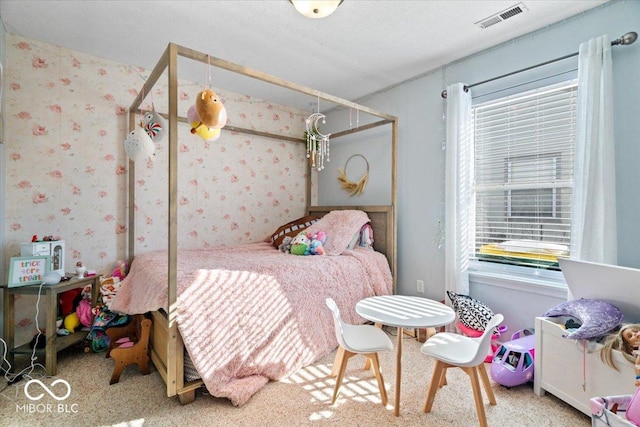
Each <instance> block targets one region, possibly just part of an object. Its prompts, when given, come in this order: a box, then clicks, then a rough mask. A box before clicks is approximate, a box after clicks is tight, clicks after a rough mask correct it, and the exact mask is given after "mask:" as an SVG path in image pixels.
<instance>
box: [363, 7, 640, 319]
mask: <svg viewBox="0 0 640 427" xmlns="http://www.w3.org/2000/svg"><path fill="white" fill-rule="evenodd" d="M495 29H496V30H498V28H497V26H496V28H495ZM628 31H636V32H640V2H639V1H613V2H610V3H606V4H604V5H602V6H599V7H597V8H595V9H592V10H590V11H587V12H585V13H582V14H580V15H577V16H574V17H572V18H569V19H566V20H564V21H562V22H559V23H556V24H554V25H551V26H549V27H547V28H545V29H543V30H540V31H536V32H534V33H530V34H528V35H525V36H523V37H519V38H517V39H514V40H511V41H509V42H507V43H504V44H502V45H499V46H496V47H493V48H490V49H488V50H485V51H483V52H480V53H478V54H475V55H473V56H471V57H468V58H465V59H463V60H460V61H457V62H455V63H452V64H448V65H447V66H445V67H443V68H442V69H438V70H433V71H430V72H428V71H427V70H425V74H424V75H423V76H420V77H418V78H416V79H413V80H411V81H408V82H405V83H403V84H401V85H399V86H396V87H393V88H391V89H389V90H387V91H383V92H381V93H377V94H374V95H371V96H369V97H366V98H364V99H361V100H359V102H360V103H362V104H364V105H367V106H370V107H372V108H376V109H378V110H381V111H385V112H388V113H389V114H394V115H396V116H398V117H399V151H398V293H400V294H405V295H421V296H426V297H429V298H434V299H443V295H444V251H443V248H442V244H443V243H444V238H443V236H442V229H443V227H442V226H441V224H442V221H443V220H444V158H445V156H444V151H443V150H442V142H443V139H444V131H443V122H442V112H443V101H442V99H441V97H440V93H441V91H442V90H443V89H444V88H445V87H446V86H447V85H448V84H451V83H456V82H465V83H467V84H472V83H475V82H479V81H482V80H485V79H489V78H492V77H496V76H499V75H502V74H506V73H509V72H512V71H515V70H518V69H521V68H525V67H528V66H531V65H534V64H537V63H541V62H545V61H548V60H550V59H553V58H557V57H561V56H564V55H567V54H570V53H573V52H577V50H578V47H579V45H580V43H581V42H583V41H586V40H588V39H590V38H593V37H597V36H600V35H602V34H608V35H609V36H610V37H611V38H612V39H616V38H618V37H620V36H621V35H623V34H624V33H626V32H628ZM470 42H472V41H470ZM427 44H428V43H427V42H426V41H425V48H428V47H427ZM613 61H614V70H613V72H614V80H615V81H614V86H615V94H614V97H615V111H614V113H615V136H616V172H617V173H616V178H617V200H618V201H617V204H618V206H617V209H618V246H619V250H618V253H619V263H620V264H621V265H625V266H629V267H637V268H640V249H638V242H640V188H639V183H640V76H639V70H640V41H639V42H636V43H635V44H633V45H631V46H623V47H621V46H617V47H614V48H613ZM576 64H577V61H576V60H574V61H573V63H572V62H571V61H568V62H567V63H564V64H556V65H554V66H553V67H567V68H569V69H570V68H571V67H574V68H575V66H576ZM538 72H543V70H536V71H533V72H532V74H531V75H528V76H526V77H527V78H534V77H535V76H534V75H535V73H538ZM500 83H504V82H500ZM489 89H490V87H489V86H486V87H478V88H477V90H478V91H481V90H484V91H487V90H489ZM474 90H476V89H474ZM418 279H420V280H424V281H425V288H426V290H425V294H418V293H417V292H416V280H418ZM471 294H472V295H474V296H476V297H477V298H481V299H483V301H485V302H486V303H487V304H489V305H490V306H491V307H492V308H493V309H494V310H496V311H501V312H503V313H505V316H506V318H507V324H509V323H511V325H510V329H511V330H513V331H515V330H516V329H515V328H520V327H531V326H533V318H534V317H535V316H537V315H540V314H542V313H543V312H544V311H545V310H546V309H547V308H550V307H552V306H553V305H555V304H557V303H558V302H559V301H562V300H563V298H564V293H562V292H560V293H559V292H554V293H551V294H548V295H537V294H536V293H533V294H532V293H530V292H520V291H517V290H516V291H514V290H513V289H505V288H504V287H501V288H491V287H490V286H489V287H487V286H486V285H481V284H478V283H472V286H471ZM507 295H508V298H507V297H506V296H507ZM507 301H508V303H507ZM525 301H526V303H525Z"/></svg>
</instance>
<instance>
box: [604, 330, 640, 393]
mask: <svg viewBox="0 0 640 427" xmlns="http://www.w3.org/2000/svg"><path fill="white" fill-rule="evenodd" d="M639 347H640V324H635V323H627V324H624V325H622V326H621V327H620V329H619V330H618V331H617V332H615V333H613V334H612V335H611V336H609V338H607V341H606V342H605V344H604V346H603V347H602V350H601V353H600V359H601V360H602V361H603V362H605V363H606V364H607V365H609V366H611V367H612V368H614V369H615V370H618V367H617V366H616V365H615V362H614V361H613V350H614V349H615V350H619V351H620V352H621V353H622V355H623V356H624V357H625V358H626V359H627V360H629V361H630V362H632V363H633V364H634V367H635V373H636V381H635V384H636V387H639V386H640V349H639Z"/></svg>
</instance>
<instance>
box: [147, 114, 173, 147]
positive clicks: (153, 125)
mask: <svg viewBox="0 0 640 427" xmlns="http://www.w3.org/2000/svg"><path fill="white" fill-rule="evenodd" d="M142 123H143V126H142V127H143V128H144V130H145V132H147V135H149V138H151V139H152V140H153V142H158V141H162V139H163V138H164V136H165V135H166V134H167V125H166V123H165V121H164V119H163V118H162V116H161V115H160V114H158V113H156V112H155V111H149V112H148V113H147V114H145V115H144V117H143V118H142Z"/></svg>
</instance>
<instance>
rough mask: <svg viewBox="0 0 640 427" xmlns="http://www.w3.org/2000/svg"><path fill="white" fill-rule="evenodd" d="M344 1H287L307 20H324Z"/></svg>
mask: <svg viewBox="0 0 640 427" xmlns="http://www.w3.org/2000/svg"><path fill="white" fill-rule="evenodd" d="M343 1H344V0H289V2H290V3H291V4H292V5H293V7H295V8H296V10H297V11H298V12H300V14H302V15H304V16H306V17H307V18H326V17H327V16H329V15H331V14H332V13H333V12H335V11H336V9H337V8H338V6H340V5H341V4H342V2H343Z"/></svg>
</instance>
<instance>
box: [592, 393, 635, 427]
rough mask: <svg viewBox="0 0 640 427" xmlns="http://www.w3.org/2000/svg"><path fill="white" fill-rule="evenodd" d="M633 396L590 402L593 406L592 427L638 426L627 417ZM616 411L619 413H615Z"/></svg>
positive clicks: (595, 399) (595, 398) (605, 398)
mask: <svg viewBox="0 0 640 427" xmlns="http://www.w3.org/2000/svg"><path fill="white" fill-rule="evenodd" d="M630 401H631V395H630V394H629V395H621V396H607V397H593V398H591V401H590V406H591V426H592V427H634V426H637V424H634V423H632V422H631V421H629V420H628V419H626V417H625V411H626V409H627V406H628V405H629V402H630ZM614 406H615V408H616V409H615V411H616V412H619V413H614V412H613V408H614Z"/></svg>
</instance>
